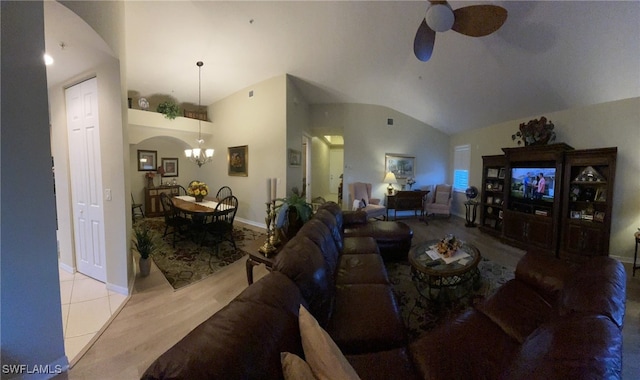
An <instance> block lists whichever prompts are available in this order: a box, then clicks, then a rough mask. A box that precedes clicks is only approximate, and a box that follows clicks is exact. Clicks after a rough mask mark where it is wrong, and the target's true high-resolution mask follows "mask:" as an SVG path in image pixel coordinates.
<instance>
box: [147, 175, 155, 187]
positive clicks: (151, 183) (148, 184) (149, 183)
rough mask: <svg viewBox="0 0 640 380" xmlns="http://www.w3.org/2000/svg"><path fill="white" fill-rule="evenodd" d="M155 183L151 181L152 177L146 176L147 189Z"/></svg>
mask: <svg viewBox="0 0 640 380" xmlns="http://www.w3.org/2000/svg"><path fill="white" fill-rule="evenodd" d="M154 187H156V185H155V184H154V183H153V178H147V189H153V188H154Z"/></svg>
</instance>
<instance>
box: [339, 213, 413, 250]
mask: <svg viewBox="0 0 640 380" xmlns="http://www.w3.org/2000/svg"><path fill="white" fill-rule="evenodd" d="M344 235H345V239H346V238H347V237H353V236H370V237H373V238H374V239H376V243H378V247H379V249H380V254H381V255H382V257H383V258H384V259H385V260H404V259H406V258H407V254H408V253H409V250H410V249H411V240H412V239H413V230H411V227H409V226H408V225H407V224H406V223H403V222H395V221H393V222H392V221H384V222H383V221H376V222H371V223H367V224H365V225H356V226H352V227H349V228H345V230H344Z"/></svg>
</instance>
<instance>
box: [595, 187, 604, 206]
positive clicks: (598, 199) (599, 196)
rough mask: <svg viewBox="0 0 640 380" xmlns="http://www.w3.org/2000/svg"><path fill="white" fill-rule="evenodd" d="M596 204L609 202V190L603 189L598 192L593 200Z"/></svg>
mask: <svg viewBox="0 0 640 380" xmlns="http://www.w3.org/2000/svg"><path fill="white" fill-rule="evenodd" d="M593 200H594V201H596V202H606V201H607V189H603V188H601V187H599V188H598V190H596V195H595V197H594V198H593Z"/></svg>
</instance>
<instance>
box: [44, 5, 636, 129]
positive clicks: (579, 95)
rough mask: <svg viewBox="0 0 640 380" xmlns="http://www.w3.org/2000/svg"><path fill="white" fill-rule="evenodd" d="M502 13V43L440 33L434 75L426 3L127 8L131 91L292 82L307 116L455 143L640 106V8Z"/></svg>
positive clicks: (65, 37) (55, 26)
mask: <svg viewBox="0 0 640 380" xmlns="http://www.w3.org/2000/svg"><path fill="white" fill-rule="evenodd" d="M471 4H483V2H467V1H451V2H450V5H451V7H452V8H453V9H456V8H459V7H463V6H467V5H471ZM490 4H496V5H500V6H502V7H504V8H505V9H507V11H508V18H507V21H506V23H505V24H504V25H503V27H502V28H501V29H500V30H498V31H497V32H496V33H493V34H491V35H489V36H486V37H478V38H473V37H467V36H464V35H461V34H458V33H456V32H455V31H447V32H443V33H438V34H437V36H436V42H435V48H434V52H433V56H432V58H431V59H430V60H429V61H428V62H421V61H419V60H418V59H416V57H415V56H414V54H413V39H414V36H415V33H416V30H417V28H418V26H419V25H420V22H421V21H422V19H423V18H424V15H425V11H426V9H427V8H428V6H429V3H428V2H427V1H297V2H292V1H259V2H244V1H232V2H223V1H140V2H137V1H127V2H126V5H125V12H126V53H127V57H126V71H127V73H126V75H127V81H128V87H129V90H131V91H136V92H138V93H139V94H140V95H141V96H152V95H154V94H164V95H171V96H173V97H174V98H175V99H176V100H177V101H179V102H191V103H196V104H197V102H198V70H197V67H196V65H195V63H196V61H199V60H201V61H203V62H204V66H203V68H202V83H203V84H202V103H203V104H211V103H213V102H215V101H217V100H219V99H222V98H224V97H226V96H228V95H230V94H232V93H234V92H236V91H238V90H240V89H243V88H246V87H248V86H251V85H252V84H255V83H258V82H261V81H263V80H265V79H268V78H271V77H274V76H277V75H282V74H284V73H288V74H291V75H292V76H293V77H295V78H296V83H297V85H298V86H299V88H300V90H301V91H302V93H303V94H304V96H305V98H306V101H307V102H308V103H311V104H318V103H343V102H352V103H367V104H376V105H382V106H387V107H390V108H393V109H395V110H397V111H400V112H403V113H405V114H407V115H409V116H411V117H413V118H415V119H418V120H420V121H422V122H424V123H426V124H428V125H431V126H433V127H434V128H437V129H440V130H442V131H444V132H446V133H449V134H453V133H458V132H461V131H465V130H469V129H473V128H478V127H484V126H488V125H492V124H496V123H499V122H504V121H508V120H513V119H518V118H523V117H529V116H531V117H539V116H541V115H542V114H543V113H549V112H553V111H557V110H564V109H569V108H573V107H580V106H585V105H591V104H597V103H603V102H607V101H613V100H619V99H625V98H630V97H638V96H640V37H639V36H640V2H636V1H621V2H615V1H603V2H594V1H577V2H569V1H530V2H529V1H507V2H491V3H490ZM47 8H49V9H50V8H51V7H47ZM47 20H48V21H47V29H46V35H47V49H48V50H49V49H50V46H51V47H53V49H54V51H53V52H52V53H56V54H59V53H60V52H65V54H67V55H68V56H72V53H73V50H74V49H75V48H76V47H77V46H78V45H79V44H83V43H86V41H82V39H85V40H86V36H83V34H82V33H77V32H73V31H69V29H73V28H69V24H68V21H65V17H63V15H57V16H55V17H51V16H50V14H49V16H47ZM56 20H59V22H57V21H56ZM60 42H64V43H65V49H64V50H62V49H57V50H60V51H55V47H56V46H59V44H60ZM100 49H102V48H100ZM100 51H102V50H100ZM64 59H65V58H64V57H60V58H59V60H60V61H59V62H64ZM89 59H90V57H85V59H80V58H78V57H75V58H73V62H76V66H77V65H82V64H83V62H85V63H86V62H89V61H88V60H89ZM78 61H83V62H78ZM57 62H58V61H57ZM62 67H64V65H63V66H62ZM62 67H59V68H56V69H50V71H51V73H50V74H49V75H50V76H54V77H52V78H50V82H55V80H56V79H57V78H56V77H55V75H60V78H64V76H65V75H69V74H68V73H63V72H62V71H64V69H63V68H62ZM74 69H75V70H77V68H76V67H74ZM56 71H57V72H58V73H57V74H56Z"/></svg>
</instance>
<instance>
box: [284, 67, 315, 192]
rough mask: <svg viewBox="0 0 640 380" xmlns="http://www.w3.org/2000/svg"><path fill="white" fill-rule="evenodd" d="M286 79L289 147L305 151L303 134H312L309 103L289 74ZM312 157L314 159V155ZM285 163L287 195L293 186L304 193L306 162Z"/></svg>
mask: <svg viewBox="0 0 640 380" xmlns="http://www.w3.org/2000/svg"><path fill="white" fill-rule="evenodd" d="M286 81H287V100H286V101H287V103H286V104H287V107H286V112H287V149H293V150H297V151H300V152H301V153H303V149H302V136H303V135H304V136H307V137H310V136H311V128H310V121H309V117H310V116H309V105H308V104H307V103H306V101H305V100H304V97H303V96H302V94H301V93H300V90H299V89H298V88H297V86H296V85H295V83H294V81H293V80H292V78H291V77H290V76H289V75H286ZM303 157H304V156H303ZM311 159H313V156H312V158H311ZM285 165H286V167H287V177H286V186H285V192H286V195H288V194H290V192H291V189H292V188H293V187H297V188H298V190H299V192H300V194H302V191H303V190H304V189H303V181H302V175H303V174H302V173H303V169H304V168H303V167H302V165H304V163H302V165H300V166H291V165H289V163H288V162H285ZM312 174H313V171H312ZM283 195H285V194H283ZM283 195H281V196H283Z"/></svg>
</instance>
